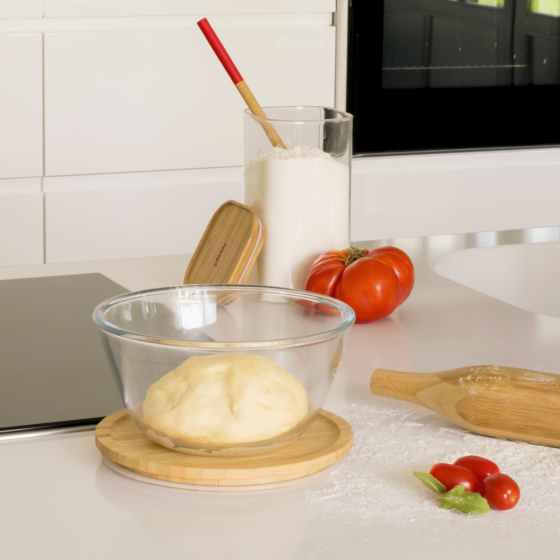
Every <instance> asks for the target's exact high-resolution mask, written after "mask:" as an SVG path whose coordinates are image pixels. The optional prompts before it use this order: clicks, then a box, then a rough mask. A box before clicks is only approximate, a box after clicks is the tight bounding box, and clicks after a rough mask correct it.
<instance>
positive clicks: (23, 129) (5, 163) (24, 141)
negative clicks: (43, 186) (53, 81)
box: [0, 34, 43, 179]
mask: <svg viewBox="0 0 560 560" xmlns="http://www.w3.org/2000/svg"><path fill="white" fill-rule="evenodd" d="M42 44H43V41H42V37H41V35H40V34H30V35H20V34H13V35H12V34H10V35H0V77H1V78H0V79H1V85H0V179H4V178H6V179H10V178H16V177H40V176H41V175H43V98H42V95H43V69H42V56H43V55H42Z"/></svg>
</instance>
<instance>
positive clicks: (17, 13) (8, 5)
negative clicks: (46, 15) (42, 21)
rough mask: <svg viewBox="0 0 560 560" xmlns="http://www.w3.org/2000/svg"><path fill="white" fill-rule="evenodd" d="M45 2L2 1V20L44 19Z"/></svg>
mask: <svg viewBox="0 0 560 560" xmlns="http://www.w3.org/2000/svg"><path fill="white" fill-rule="evenodd" d="M43 2H44V0H0V18H32V17H36V18H37V17H39V18H40V17H43Z"/></svg>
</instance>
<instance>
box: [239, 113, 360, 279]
mask: <svg viewBox="0 0 560 560" xmlns="http://www.w3.org/2000/svg"><path fill="white" fill-rule="evenodd" d="M264 112H265V113H266V115H267V118H266V119H263V118H261V117H257V116H255V115H253V114H252V113H251V112H250V111H249V110H248V109H247V110H245V115H244V156H245V204H246V205H247V206H250V207H251V208H253V209H254V210H255V211H256V212H257V215H258V216H259V219H260V220H261V222H262V224H263V226H264V230H265V241H264V246H263V249H262V252H261V254H260V255H259V258H258V260H257V266H256V267H255V269H256V272H254V273H253V275H252V276H251V277H250V279H249V283H252V284H259V285H263V286H277V287H283V288H296V289H305V280H306V278H307V273H308V271H309V268H310V266H311V264H312V263H313V261H314V260H315V259H316V258H317V257H318V256H319V255H320V254H321V253H324V252H325V251H328V250H331V249H345V248H347V247H348V246H349V244H350V175H351V161H352V115H350V114H349V113H344V112H342V111H337V110H336V109H329V108H326V107H265V108H264ZM268 125H271V126H273V127H274V129H275V130H276V132H277V133H278V135H279V136H280V138H281V139H282V141H283V143H284V145H285V146H286V148H281V147H273V146H272V145H271V143H270V140H269V138H268V136H267V134H266V133H265V128H264V127H266V126H268ZM255 269H254V270H255Z"/></svg>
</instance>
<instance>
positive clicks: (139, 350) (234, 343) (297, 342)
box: [93, 284, 355, 456]
mask: <svg viewBox="0 0 560 560" xmlns="http://www.w3.org/2000/svg"><path fill="white" fill-rule="evenodd" d="M93 320H94V322H95V323H96V325H97V326H98V327H99V332H100V335H101V340H102V342H103V347H104V349H105V353H106V354H107V358H108V360H109V364H110V366H111V370H112V372H113V376H114V378H115V381H116V383H117V386H118V388H119V391H120V394H121V397H122V399H123V401H124V403H125V405H126V408H127V410H128V413H129V415H130V417H131V418H132V420H133V421H134V422H135V423H136V425H137V426H138V427H139V428H140V429H141V430H142V431H143V432H144V433H145V434H146V436H148V437H149V438H150V439H152V440H153V441H155V442H157V443H159V444H160V445H163V446H165V447H169V448H170V449H174V450H176V451H180V452H182V453H192V454H196V455H210V456H212V455H215V456H228V455H231V456H233V455H250V454H254V453H264V452H266V451H270V450H272V449H275V448H278V447H281V446H283V445H286V444H288V443H290V442H291V441H293V440H294V439H296V438H297V437H299V436H300V435H301V434H302V433H303V432H304V431H305V430H306V429H307V428H309V427H310V426H311V424H313V422H314V421H315V419H316V418H317V416H318V414H319V412H320V411H321V408H322V406H323V403H324V402H325V399H326V397H327V394H328V392H329V390H330V387H331V385H332V382H333V379H334V375H335V373H336V370H337V368H338V366H339V364H340V360H341V359H342V353H343V351H344V347H345V345H346V339H347V335H348V332H349V329H350V327H351V326H352V325H353V324H354V320H355V315H354V311H353V310H352V308H351V307H349V306H348V305H346V304H345V303H342V302H341V301H338V300H336V299H333V298H330V297H327V296H321V295H318V294H313V293H311V292H304V291H298V290H290V289H281V288H268V287H260V286H231V285H217V284H212V285H209V284H207V285H204V284H201V285H187V286H174V287H170V288H161V289H156V290H147V291H143V292H136V293H130V294H125V295H122V296H118V297H115V298H112V299H109V300H107V301H105V302H103V303H101V304H100V305H98V306H97V307H96V309H95V311H94V313H93ZM216 354H220V355H226V354H256V355H259V356H264V357H266V358H268V359H270V360H272V361H274V362H275V363H276V364H278V365H279V366H280V367H282V368H283V369H285V370H286V371H288V372H290V373H291V374H292V375H294V376H295V377H296V378H297V379H299V381H301V383H302V384H303V386H304V387H305V390H306V391H307V397H308V414H307V416H306V417H305V418H304V419H303V420H302V421H301V422H300V423H299V424H298V425H296V426H295V427H294V428H292V429H291V430H289V431H287V432H284V433H282V434H280V435H278V436H276V437H273V438H271V439H267V440H261V441H256V442H255V441H252V442H245V443H236V444H223V445H222V444H214V443H212V444H210V443H205V442H203V441H187V440H181V439H177V438H174V437H171V436H170V435H169V434H166V433H163V432H161V431H159V430H157V429H156V428H154V427H153V426H149V425H148V424H146V423H145V422H144V420H143V414H142V407H143V403H144V400H145V398H146V393H147V391H148V388H149V387H150V386H151V385H152V384H153V383H155V382H156V381H157V380H159V379H160V378H161V377H163V376H164V375H165V374H167V373H169V372H170V371H172V370H174V369H176V368H177V367H178V366H179V365H180V364H182V363H183V362H184V361H185V360H187V359H188V358H190V357H191V356H210V355H216Z"/></svg>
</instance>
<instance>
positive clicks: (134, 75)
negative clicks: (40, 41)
mask: <svg viewBox="0 0 560 560" xmlns="http://www.w3.org/2000/svg"><path fill="white" fill-rule="evenodd" d="M217 32H218V34H219V36H220V38H221V39H222V41H223V43H224V45H225V46H226V48H227V49H228V51H229V52H230V54H231V56H232V58H233V60H234V61H235V62H236V64H237V66H238V68H239V70H240V72H241V74H242V75H243V77H244V78H245V79H246V81H247V83H248V84H249V86H250V87H251V89H252V90H253V93H254V94H255V96H256V97H257V99H258V100H259V101H260V103H261V104H262V105H263V106H267V105H326V106H332V105H333V104H334V89H335V28H334V27H316V28H313V27H308V28H292V29H290V28H260V27H259V28H254V27H253V28H251V27H245V28H244V27H229V28H226V27H224V28H217ZM244 108H245V106H244V102H243V100H242V99H241V97H240V96H239V94H238V92H237V91H236V90H235V87H234V86H233V84H232V83H231V81H230V79H229V77H228V75H227V74H226V72H225V71H224V69H223V68H222V67H221V65H220V63H219V61H218V60H217V58H216V55H215V54H214V52H213V51H212V50H211V48H210V47H209V45H208V44H207V42H206V39H205V38H204V36H203V35H202V33H201V32H200V30H199V29H198V28H196V27H192V28H186V29H178V30H144V31H115V32H90V33H60V34H46V35H45V145H46V146H45V159H46V163H45V168H46V175H47V176H56V175H83V174H93V173H116V172H131V171H154V170H166V169H192V168H206V167H227V166H238V165H242V163H243V159H242V154H243V134H242V111H243V109H244Z"/></svg>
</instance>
